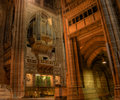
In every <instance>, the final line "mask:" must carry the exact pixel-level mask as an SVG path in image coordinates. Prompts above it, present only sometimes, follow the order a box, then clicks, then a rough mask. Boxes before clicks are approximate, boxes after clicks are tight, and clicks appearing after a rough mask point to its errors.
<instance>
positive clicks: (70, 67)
mask: <svg viewBox="0 0 120 100" xmlns="http://www.w3.org/2000/svg"><path fill="white" fill-rule="evenodd" d="M65 38H67V41H66V40H65V41H66V56H67V71H68V72H67V73H68V76H67V100H84V97H83V91H82V87H81V82H80V70H79V59H78V50H77V42H76V39H75V38H74V39H73V40H71V39H69V38H68V37H67V36H66V37H65Z"/></svg>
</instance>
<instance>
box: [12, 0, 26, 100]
mask: <svg viewBox="0 0 120 100" xmlns="http://www.w3.org/2000/svg"><path fill="white" fill-rule="evenodd" d="M14 2H15V21H14V29H13V35H12V36H13V40H12V47H11V76H10V77H11V78H10V79H11V80H10V85H11V87H12V90H13V98H21V97H23V96H24V24H23V17H24V0H14Z"/></svg>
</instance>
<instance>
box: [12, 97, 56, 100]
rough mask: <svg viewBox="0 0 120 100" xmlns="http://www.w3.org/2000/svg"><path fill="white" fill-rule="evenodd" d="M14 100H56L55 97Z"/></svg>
mask: <svg viewBox="0 0 120 100" xmlns="http://www.w3.org/2000/svg"><path fill="white" fill-rule="evenodd" d="M13 100H55V99H54V98H53V97H46V98H22V99H13Z"/></svg>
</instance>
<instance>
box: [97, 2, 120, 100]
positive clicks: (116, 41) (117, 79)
mask: <svg viewBox="0 0 120 100" xmlns="http://www.w3.org/2000/svg"><path fill="white" fill-rule="evenodd" d="M98 2H99V4H100V7H101V8H102V11H101V14H102V16H104V17H103V24H104V27H105V36H106V38H107V39H106V40H107V44H108V48H109V50H110V56H111V59H112V66H111V67H112V68H111V69H112V72H113V79H114V84H115V86H114V87H115V88H114V95H115V96H114V100H119V99H120V28H119V24H118V22H117V17H116V15H115V10H114V7H113V5H112V4H113V3H112V1H111V0H98Z"/></svg>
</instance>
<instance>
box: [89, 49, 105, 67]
mask: <svg viewBox="0 0 120 100" xmlns="http://www.w3.org/2000/svg"><path fill="white" fill-rule="evenodd" d="M101 51H106V47H101V48H98V49H96V50H95V51H94V52H93V53H92V54H91V55H90V56H89V58H88V60H87V66H88V67H90V66H91V64H92V61H93V60H94V58H95V57H96V56H97V55H98V54H99V53H100V52H101Z"/></svg>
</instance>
